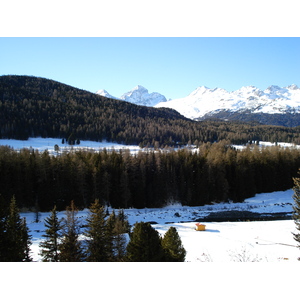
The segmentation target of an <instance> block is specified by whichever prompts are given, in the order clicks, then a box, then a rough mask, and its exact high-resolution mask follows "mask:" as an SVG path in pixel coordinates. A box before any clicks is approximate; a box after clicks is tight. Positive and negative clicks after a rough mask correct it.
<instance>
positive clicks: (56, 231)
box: [40, 206, 62, 262]
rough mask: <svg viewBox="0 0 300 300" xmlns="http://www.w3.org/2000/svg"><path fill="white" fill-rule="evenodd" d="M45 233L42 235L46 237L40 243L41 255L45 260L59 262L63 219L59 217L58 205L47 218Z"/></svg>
mask: <svg viewBox="0 0 300 300" xmlns="http://www.w3.org/2000/svg"><path fill="white" fill-rule="evenodd" d="M45 227H46V228H47V229H46V230H45V234H44V235H42V237H44V238H45V240H43V241H42V242H41V243H40V248H42V249H41V252H40V254H41V256H42V257H43V259H42V260H43V261H44V262H57V261H59V260H60V255H59V242H60V237H61V233H60V231H61V229H62V227H61V221H60V220H59V219H58V217H57V211H56V206H54V208H53V209H52V211H51V214H50V216H49V217H47V218H46V219H45Z"/></svg>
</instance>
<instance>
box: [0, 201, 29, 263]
mask: <svg viewBox="0 0 300 300" xmlns="http://www.w3.org/2000/svg"><path fill="white" fill-rule="evenodd" d="M5 227H6V238H5V240H6V242H7V244H6V246H7V253H6V260H5V261H10V262H21V261H31V260H32V259H31V257H30V253H29V252H30V245H31V241H30V238H31V236H30V235H29V230H28V227H27V225H26V220H25V218H23V219H21V217H20V214H19V209H18V207H17V204H16V199H15V197H14V196H13V197H12V199H11V201H10V206H9V214H8V216H7V220H6V226H5Z"/></svg>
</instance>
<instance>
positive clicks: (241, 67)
mask: <svg viewBox="0 0 300 300" xmlns="http://www.w3.org/2000/svg"><path fill="white" fill-rule="evenodd" d="M7 74H16V75H34V76H40V77H45V78H49V79H53V80H57V81H59V82H62V83H66V84H69V85H72V86H75V87H78V88H81V89H84V90H88V91H91V92H96V91H97V90H99V89H106V90H107V91H108V92H109V93H110V94H112V95H114V96H116V97H119V96H121V95H122V94H123V93H125V92H128V91H129V90H131V89H132V88H133V87H135V86H136V85H138V84H139V85H142V86H144V87H146V88H147V89H148V90H149V92H150V93H151V92H159V93H161V94H163V95H164V96H166V98H168V99H170V98H171V99H175V98H181V97H185V96H187V95H188V94H190V93H191V92H192V91H193V90H194V89H196V88H197V87H199V86H202V85H204V86H207V87H209V88H215V87H220V88H224V89H226V90H228V91H233V90H236V89H239V88H241V87H242V86H247V85H254V86H256V87H258V88H260V89H263V90H264V89H266V88H267V87H268V86H269V85H279V86H281V87H284V86H287V85H290V84H297V85H298V86H300V38H298V37H291V38H289V37H282V38H280V37H268V38H265V37H255V38H253V37H191V38H189V37H157V38H154V37H119V38H118V37H91V38H90V37H82V38H79V37H74V38H72V37H58V38H52V37H0V75H7Z"/></svg>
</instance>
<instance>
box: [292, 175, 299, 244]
mask: <svg viewBox="0 0 300 300" xmlns="http://www.w3.org/2000/svg"><path fill="white" fill-rule="evenodd" d="M298 174H299V175H300V169H299V172H298ZM293 181H294V187H293V190H294V195H293V199H294V201H295V204H294V205H293V219H294V222H295V225H296V229H297V231H298V232H297V233H293V235H294V239H295V240H296V241H297V242H298V247H300V177H295V178H293Z"/></svg>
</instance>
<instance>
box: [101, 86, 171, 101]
mask: <svg viewBox="0 0 300 300" xmlns="http://www.w3.org/2000/svg"><path fill="white" fill-rule="evenodd" d="M96 94H98V95H101V96H105V97H108V98H113V99H118V100H123V101H127V102H130V103H133V104H137V105H144V106H155V105H156V104H158V103H160V102H166V101H167V99H166V97H165V96H163V95H162V94H160V93H157V92H153V93H151V94H149V91H148V90H147V89H146V88H145V87H143V86H141V85H137V86H135V87H134V88H133V89H132V90H130V91H129V92H127V93H125V94H123V95H122V96H121V97H119V98H117V97H114V96H111V95H110V94H109V93H108V92H107V91H105V90H99V91H97V92H96Z"/></svg>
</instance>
